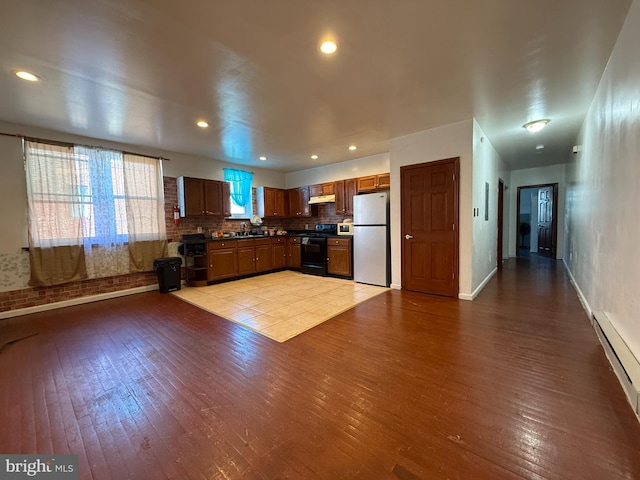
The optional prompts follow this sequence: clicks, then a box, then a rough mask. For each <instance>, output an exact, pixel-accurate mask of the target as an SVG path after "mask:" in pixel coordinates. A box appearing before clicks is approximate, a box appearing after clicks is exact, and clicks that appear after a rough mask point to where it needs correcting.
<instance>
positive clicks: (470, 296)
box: [458, 267, 498, 300]
mask: <svg viewBox="0 0 640 480" xmlns="http://www.w3.org/2000/svg"><path fill="white" fill-rule="evenodd" d="M497 272H498V267H496V268H494V269H493V270H492V271H491V273H490V274H489V275H487V276H486V277H485V279H484V280H483V281H482V283H481V284H480V285H478V287H477V288H476V289H475V290H474V291H473V292H472V293H471V294H468V293H459V294H458V298H459V299H460V300H473V299H475V298H476V297H477V296H478V295H479V294H480V292H481V291H482V289H483V288H484V287H486V286H487V283H489V281H490V280H491V279H492V278H493V276H494V275H495V274H496V273H497Z"/></svg>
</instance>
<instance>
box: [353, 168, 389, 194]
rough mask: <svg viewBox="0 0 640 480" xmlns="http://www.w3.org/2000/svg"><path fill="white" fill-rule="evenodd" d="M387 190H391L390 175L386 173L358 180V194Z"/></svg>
mask: <svg viewBox="0 0 640 480" xmlns="http://www.w3.org/2000/svg"><path fill="white" fill-rule="evenodd" d="M389 188H391V175H390V174H388V173H381V174H379V175H369V176H367V177H360V178H358V193H363V192H375V191H376V190H388V189H389Z"/></svg>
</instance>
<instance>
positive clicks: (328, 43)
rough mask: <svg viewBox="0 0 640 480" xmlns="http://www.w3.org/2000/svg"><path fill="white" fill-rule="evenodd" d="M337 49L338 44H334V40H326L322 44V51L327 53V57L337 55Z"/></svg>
mask: <svg viewBox="0 0 640 480" xmlns="http://www.w3.org/2000/svg"><path fill="white" fill-rule="evenodd" d="M337 49H338V45H336V42H334V41H333V40H325V41H324V42H322V43H321V44H320V51H321V52H322V53H326V54H327V55H331V54H332V53H335V51H336V50H337Z"/></svg>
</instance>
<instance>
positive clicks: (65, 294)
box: [0, 272, 157, 312]
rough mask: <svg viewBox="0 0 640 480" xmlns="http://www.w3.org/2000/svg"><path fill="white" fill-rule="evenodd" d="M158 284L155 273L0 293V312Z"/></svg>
mask: <svg viewBox="0 0 640 480" xmlns="http://www.w3.org/2000/svg"><path fill="white" fill-rule="evenodd" d="M156 283H157V277H156V273H155V272H143V273H131V274H128V275H119V276H117V277H106V278H96V279H92V280H84V281H81V282H71V283H65V284H64V285H56V286H54V287H33V288H25V289H22V290H13V291H11V292H1V293H0V312H6V311H9V310H17V309H20V308H27V307H35V306H37V305H45V304H49V303H55V302H62V301H64V300H72V299H74V298H79V297H86V296H90V295H98V294H101V293H111V292H116V291H118V290H127V289H129V288H135V287H143V286H147V285H154V284H156Z"/></svg>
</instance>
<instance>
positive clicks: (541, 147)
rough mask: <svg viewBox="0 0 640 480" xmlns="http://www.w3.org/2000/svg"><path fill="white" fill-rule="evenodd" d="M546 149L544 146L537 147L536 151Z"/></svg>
mask: <svg viewBox="0 0 640 480" xmlns="http://www.w3.org/2000/svg"><path fill="white" fill-rule="evenodd" d="M543 148H544V145H537V146H536V150H542V149H543Z"/></svg>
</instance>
